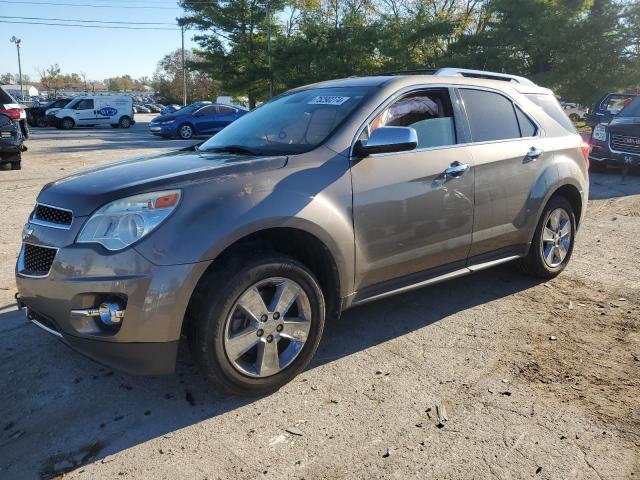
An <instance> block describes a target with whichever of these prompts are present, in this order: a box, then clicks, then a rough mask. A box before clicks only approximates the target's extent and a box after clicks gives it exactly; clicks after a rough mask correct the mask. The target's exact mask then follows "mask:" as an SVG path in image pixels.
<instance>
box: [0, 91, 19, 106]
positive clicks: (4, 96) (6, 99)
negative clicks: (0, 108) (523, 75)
mask: <svg viewBox="0 0 640 480" xmlns="http://www.w3.org/2000/svg"><path fill="white" fill-rule="evenodd" d="M0 103H2V104H4V103H18V102H16V101H15V100H14V99H13V97H12V96H11V95H9V94H8V93H7V92H5V91H4V90H3V89H2V88H0Z"/></svg>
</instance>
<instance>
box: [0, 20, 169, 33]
mask: <svg viewBox="0 0 640 480" xmlns="http://www.w3.org/2000/svg"><path fill="white" fill-rule="evenodd" d="M0 23H13V24H20V25H48V26H50V27H82V28H105V29H120V30H165V31H171V32H179V31H180V29H179V28H164V27H130V26H126V27H124V26H122V27H120V26H116V25H110V26H109V25H82V24H79V23H47V22H23V21H13V20H0Z"/></svg>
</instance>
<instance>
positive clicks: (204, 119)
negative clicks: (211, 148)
mask: <svg viewBox="0 0 640 480" xmlns="http://www.w3.org/2000/svg"><path fill="white" fill-rule="evenodd" d="M245 113H247V112H246V110H242V109H240V108H236V107H232V106H231V105H222V104H219V103H209V102H198V103H192V104H191V105H187V106H185V107H182V108H181V109H180V110H177V111H175V112H173V113H170V114H168V115H160V116H159V117H156V118H154V119H153V120H152V121H151V123H150V124H149V130H150V131H151V133H153V134H154V135H158V136H160V137H165V138H171V137H178V138H182V139H183V140H189V139H190V138H192V137H193V136H195V135H213V134H215V133H218V132H219V131H220V130H222V129H223V128H224V127H226V126H227V125H229V124H230V123H232V122H234V121H235V120H237V119H238V118H240V117H241V116H242V115H244V114H245Z"/></svg>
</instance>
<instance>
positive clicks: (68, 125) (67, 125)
mask: <svg viewBox="0 0 640 480" xmlns="http://www.w3.org/2000/svg"><path fill="white" fill-rule="evenodd" d="M61 126H62V129H63V130H71V129H72V128H73V127H75V126H76V122H74V121H73V118H70V117H65V118H63V119H62V124H61Z"/></svg>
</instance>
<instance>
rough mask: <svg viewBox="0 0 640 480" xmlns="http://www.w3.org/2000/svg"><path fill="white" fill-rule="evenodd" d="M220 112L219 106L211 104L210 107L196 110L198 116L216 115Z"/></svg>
mask: <svg viewBox="0 0 640 480" xmlns="http://www.w3.org/2000/svg"><path fill="white" fill-rule="evenodd" d="M217 113H218V110H217V107H216V106H215V105H210V106H208V107H204V108H201V109H200V110H198V111H197V112H196V115H198V116H204V115H216V114H217Z"/></svg>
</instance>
